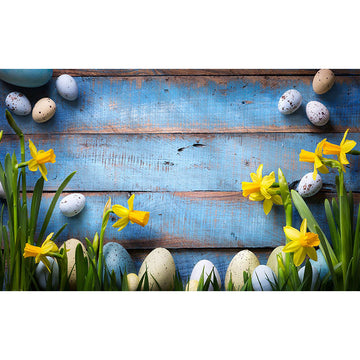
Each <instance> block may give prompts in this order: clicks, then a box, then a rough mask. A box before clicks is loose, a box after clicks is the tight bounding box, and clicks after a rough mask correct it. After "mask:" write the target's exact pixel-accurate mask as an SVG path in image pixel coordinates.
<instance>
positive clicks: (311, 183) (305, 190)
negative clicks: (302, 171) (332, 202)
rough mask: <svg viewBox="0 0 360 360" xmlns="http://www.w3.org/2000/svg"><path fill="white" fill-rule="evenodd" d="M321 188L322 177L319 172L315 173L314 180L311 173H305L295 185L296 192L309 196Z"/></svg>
mask: <svg viewBox="0 0 360 360" xmlns="http://www.w3.org/2000/svg"><path fill="white" fill-rule="evenodd" d="M321 188H322V179H321V176H320V174H319V173H317V175H316V178H315V180H314V179H313V173H312V172H310V173H307V174H306V175H304V176H303V177H302V179H301V180H300V182H299V185H298V186H297V189H296V190H297V192H298V193H299V194H300V195H301V196H302V197H303V198H305V197H310V196H313V195H315V194H316V193H318V192H319V191H320V189H321Z"/></svg>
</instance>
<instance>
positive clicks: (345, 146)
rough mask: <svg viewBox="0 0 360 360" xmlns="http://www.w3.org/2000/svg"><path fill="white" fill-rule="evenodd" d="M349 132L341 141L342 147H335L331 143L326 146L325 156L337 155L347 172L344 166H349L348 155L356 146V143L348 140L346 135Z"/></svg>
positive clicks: (326, 143)
mask: <svg viewBox="0 0 360 360" xmlns="http://www.w3.org/2000/svg"><path fill="white" fill-rule="evenodd" d="M348 132H349V129H347V130H346V131H345V134H344V137H343V139H342V140H341V143H340V145H335V144H332V143H329V142H325V144H324V154H325V155H337V158H338V160H339V162H340V164H341V168H342V169H343V171H344V172H346V170H345V167H344V165H347V164H349V161H348V159H347V158H346V154H347V153H348V152H349V151H351V150H352V149H353V148H354V147H355V146H356V141H354V140H346V135H347V133H348Z"/></svg>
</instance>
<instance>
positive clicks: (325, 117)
mask: <svg viewBox="0 0 360 360" xmlns="http://www.w3.org/2000/svg"><path fill="white" fill-rule="evenodd" d="M306 115H307V117H308V119H309V120H310V122H311V123H312V124H314V125H315V126H324V125H326V124H327V122H328V121H329V119H330V113H329V110H328V109H327V108H326V106H325V105H323V104H322V103H321V102H319V101H310V102H309V103H307V105H306Z"/></svg>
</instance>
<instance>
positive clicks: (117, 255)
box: [103, 242, 136, 288]
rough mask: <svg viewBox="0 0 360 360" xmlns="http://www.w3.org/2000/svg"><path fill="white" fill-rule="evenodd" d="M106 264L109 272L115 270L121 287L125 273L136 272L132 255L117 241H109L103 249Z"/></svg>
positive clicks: (117, 282)
mask: <svg viewBox="0 0 360 360" xmlns="http://www.w3.org/2000/svg"><path fill="white" fill-rule="evenodd" d="M103 253H104V260H105V265H106V268H107V270H108V274H111V273H112V271H114V274H115V277H116V284H117V286H118V287H119V288H120V287H121V279H122V275H123V274H124V273H125V271H126V273H127V274H130V273H135V272H136V268H135V264H134V262H133V260H132V259H131V256H130V255H129V253H128V252H127V251H126V249H125V248H124V247H123V246H121V245H120V244H119V243H116V242H108V243H107V244H105V245H104V249H103Z"/></svg>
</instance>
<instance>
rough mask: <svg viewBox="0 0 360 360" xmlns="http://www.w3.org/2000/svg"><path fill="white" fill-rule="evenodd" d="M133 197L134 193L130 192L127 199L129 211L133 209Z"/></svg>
mask: <svg viewBox="0 0 360 360" xmlns="http://www.w3.org/2000/svg"><path fill="white" fill-rule="evenodd" d="M134 198H135V194H132V195H131V196H130V198H129V200H128V205H129V211H133V210H134Z"/></svg>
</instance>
